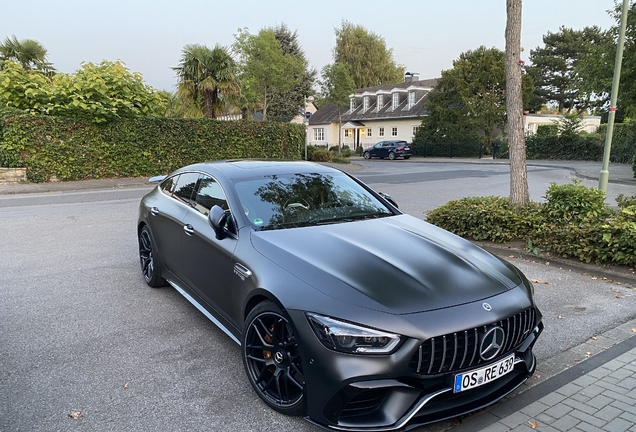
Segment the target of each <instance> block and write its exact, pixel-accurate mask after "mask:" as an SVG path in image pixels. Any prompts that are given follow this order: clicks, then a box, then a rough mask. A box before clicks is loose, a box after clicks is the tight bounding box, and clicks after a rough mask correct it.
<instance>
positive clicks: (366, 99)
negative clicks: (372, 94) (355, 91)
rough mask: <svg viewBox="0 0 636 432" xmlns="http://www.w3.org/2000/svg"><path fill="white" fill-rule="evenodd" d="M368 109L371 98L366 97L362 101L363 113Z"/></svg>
mask: <svg viewBox="0 0 636 432" xmlns="http://www.w3.org/2000/svg"><path fill="white" fill-rule="evenodd" d="M368 109H369V96H365V97H364V98H363V99H362V110H363V111H366V110H368Z"/></svg>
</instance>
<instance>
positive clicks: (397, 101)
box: [393, 93, 400, 109]
mask: <svg viewBox="0 0 636 432" xmlns="http://www.w3.org/2000/svg"><path fill="white" fill-rule="evenodd" d="M398 105H400V94H399V93H393V109H397V107H398Z"/></svg>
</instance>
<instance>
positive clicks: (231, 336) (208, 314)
mask: <svg viewBox="0 0 636 432" xmlns="http://www.w3.org/2000/svg"><path fill="white" fill-rule="evenodd" d="M166 280H167V281H168V283H169V284H170V285H172V287H173V288H174V289H176V290H177V291H179V294H181V295H182V296H183V297H185V299H186V300H188V301H189V302H190V303H192V305H193V306H194V307H196V308H197V309H199V311H201V313H202V314H203V315H205V316H206V317H207V318H208V319H209V320H210V321H212V322H213V323H214V324H215V325H216V326H217V327H218V328H220V329H221V330H223V333H225V334H226V335H228V336H229V337H230V338H231V339H232V340H233V341H234V342H236V343H237V344H238V345H239V346H241V341H239V340H238V339H237V338H236V336H234V335H233V334H232V332H231V331H229V330H228V328H227V327H225V326H224V325H223V324H221V322H220V321H219V320H218V319H216V318H214V316H213V315H212V314H211V313H210V312H209V311H208V310H207V309H206V308H204V307H203V306H201V304H200V303H199V302H198V301H196V300H195V299H194V298H192V296H191V295H190V294H188V293H187V292H185V291H184V290H183V288H181V287H180V286H179V285H177V284H176V283H174V282H173V281H171V280H170V279H166Z"/></svg>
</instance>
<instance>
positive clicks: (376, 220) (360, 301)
mask: <svg viewBox="0 0 636 432" xmlns="http://www.w3.org/2000/svg"><path fill="white" fill-rule="evenodd" d="M137 231H138V235H139V255H140V261H141V270H142V273H143V277H144V279H145V281H146V282H147V283H148V285H150V286H152V287H159V286H162V285H165V283H166V282H168V283H169V284H170V285H172V286H173V287H175V288H176V289H177V290H178V291H179V292H180V293H181V294H183V296H185V297H186V298H187V299H188V300H189V301H190V302H192V303H193V304H194V305H195V306H196V307H197V308H198V309H199V310H201V311H202V312H203V313H204V314H205V315H206V316H208V318H210V319H211V320H212V321H214V322H215V323H216V324H217V325H218V326H219V327H220V328H221V329H222V330H224V331H225V332H226V333H227V335H228V336H229V337H230V338H231V339H233V340H234V341H235V342H236V343H238V344H240V345H241V347H242V353H243V363H244V366H245V371H246V373H247V377H248V379H249V380H250V382H251V384H252V386H253V388H254V390H255V391H256V393H257V394H258V395H259V396H260V397H261V399H262V400H263V401H264V402H265V403H266V404H267V405H269V406H270V407H272V408H274V409H275V410H277V411H279V412H281V413H284V414H291V415H304V416H306V418H307V419H308V420H309V421H311V422H313V423H316V424H318V425H320V426H323V427H326V428H330V429H335V430H351V431H353V430H356V431H389V430H402V429H408V428H412V427H414V426H416V425H420V424H424V423H430V422H434V421H438V420H442V419H445V418H449V417H454V416H457V415H460V414H463V413H467V412H469V411H473V410H476V409H479V408H481V407H484V406H486V405H489V404H492V403H494V402H495V401H497V400H499V399H501V398H502V397H503V396H505V395H506V394H508V393H510V392H511V391H512V390H514V389H515V388H517V387H518V386H519V385H521V384H522V383H523V382H524V381H525V380H526V379H527V377H528V376H529V375H530V374H531V373H532V372H533V370H534V368H535V357H534V355H533V354H532V347H533V345H534V343H535V341H536V339H537V337H538V336H539V334H540V333H541V331H542V329H543V325H542V323H541V314H540V313H539V311H538V310H537V308H536V306H535V304H534V301H533V298H532V296H533V286H532V284H531V283H530V282H529V281H528V279H526V278H525V277H524V275H523V274H521V272H520V271H519V270H517V269H516V268H515V267H514V266H512V265H511V264H509V263H507V262H505V261H502V260H500V259H499V258H496V257H495V256H493V255H491V254H489V253H487V252H485V251H483V250H482V249H480V248H478V247H476V246H474V245H473V244H472V243H470V242H468V241H465V240H463V239H461V238H459V237H457V236H455V235H453V234H450V233H448V232H446V231H444V230H442V229H440V228H437V227H435V226H433V225H430V224H428V223H426V222H423V221H421V220H419V219H416V218H414V217H411V216H408V215H405V214H402V213H401V212H400V211H399V210H398V209H397V206H396V205H394V204H391V201H389V199H388V198H387V197H385V196H383V195H380V194H378V193H376V192H374V191H373V190H371V189H370V188H369V187H367V186H366V185H364V184H363V183H361V182H360V181H358V180H356V179H355V178H353V177H351V176H349V175H348V174H345V173H343V172H341V171H338V170H336V169H332V168H329V167H325V166H321V165H317V164H313V163H306V162H274V161H269V162H262V161H227V162H211V163H200V164H195V165H191V166H187V167H185V168H181V169H179V170H177V171H175V172H174V173H172V174H170V175H169V176H167V177H165V178H163V180H162V181H161V183H160V184H159V185H158V186H157V187H156V188H155V189H153V190H152V192H150V193H149V194H148V195H146V196H145V197H144V198H143V199H142V201H141V205H140V208H139V222H138V230H137Z"/></svg>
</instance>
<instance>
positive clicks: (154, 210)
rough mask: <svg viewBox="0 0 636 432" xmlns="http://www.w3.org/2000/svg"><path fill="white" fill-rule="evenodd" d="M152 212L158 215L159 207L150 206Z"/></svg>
mask: <svg viewBox="0 0 636 432" xmlns="http://www.w3.org/2000/svg"><path fill="white" fill-rule="evenodd" d="M150 214H151V215H153V216H157V215H158V214H159V209H158V208H157V207H150Z"/></svg>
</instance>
